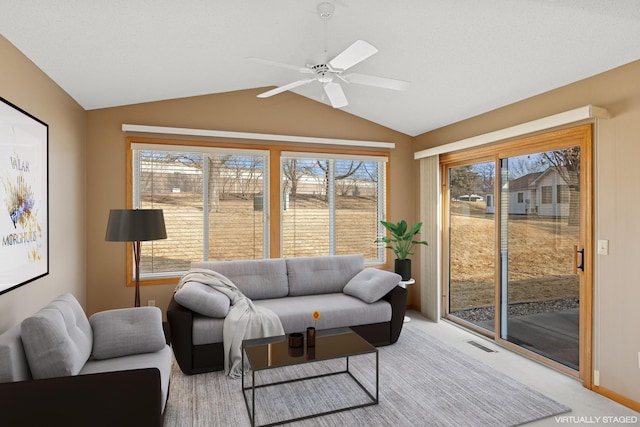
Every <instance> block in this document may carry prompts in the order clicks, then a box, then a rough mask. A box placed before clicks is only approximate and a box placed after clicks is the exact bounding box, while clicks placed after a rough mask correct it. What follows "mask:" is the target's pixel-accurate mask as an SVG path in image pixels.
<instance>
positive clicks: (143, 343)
mask: <svg viewBox="0 0 640 427" xmlns="http://www.w3.org/2000/svg"><path fill="white" fill-rule="evenodd" d="M89 323H90V324H91V328H93V350H92V352H91V356H92V357H93V358H94V359H96V360H101V359H111V358H114V357H120V356H129V355H132V354H140V353H153V352H156V351H159V350H162V349H163V348H164V346H165V345H166V340H165V336H164V331H163V329H162V312H161V311H160V309H159V308H158V307H136V308H121V309H115V310H107V311H101V312H99V313H95V314H94V315H92V316H91V317H90V318H89Z"/></svg>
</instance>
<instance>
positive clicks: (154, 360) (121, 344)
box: [0, 294, 172, 426]
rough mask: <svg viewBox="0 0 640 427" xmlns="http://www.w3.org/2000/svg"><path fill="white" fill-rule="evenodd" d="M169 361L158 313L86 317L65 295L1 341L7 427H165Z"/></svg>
mask: <svg viewBox="0 0 640 427" xmlns="http://www.w3.org/2000/svg"><path fill="white" fill-rule="evenodd" d="M171 361H172V356H171V350H170V348H169V346H168V345H167V344H166V340H165V336H164V331H163V328H162V317H161V312H160V309H158V308H156V307H139V308H130V309H119V310H109V311H104V312H101V313H96V314H94V315H93V316H91V318H90V319H88V318H87V317H86V315H85V314H84V311H83V310H82V307H81V306H80V304H79V303H78V301H77V300H76V299H75V298H74V297H73V296H72V295H70V294H64V295H61V296H60V297H58V298H56V299H55V300H54V301H52V302H51V303H50V304H49V305H47V306H46V307H44V308H43V309H41V310H40V311H38V312H37V313H35V314H33V315H32V316H30V317H29V318H27V319H25V320H24V321H23V322H22V323H21V324H20V325H16V326H14V327H13V328H11V329H9V330H8V331H6V332H5V333H3V334H2V335H0V413H1V414H2V416H1V419H2V423H3V424H5V423H6V425H11V426H23V425H24V426H33V425H58V424H60V425H67V426H76V425H77V426H86V425H92V426H102V425H105V426H107V425H119V426H128V425H131V426H134V425H135V426H161V425H162V415H163V412H164V406H165V402H166V399H167V397H168V390H169V375H170V372H171Z"/></svg>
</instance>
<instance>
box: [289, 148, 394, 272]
mask: <svg viewBox="0 0 640 427" xmlns="http://www.w3.org/2000/svg"><path fill="white" fill-rule="evenodd" d="M386 161H387V157H386V156H350V155H340V154H326V153H321V154H316V153H302V152H283V153H282V156H281V164H280V170H281V173H280V175H281V191H282V198H281V199H282V204H281V253H282V256H283V257H299V256H314V255H342V254H355V253H363V254H364V255H365V262H366V263H368V264H377V263H384V262H385V253H386V251H385V250H384V248H383V247H380V245H377V244H376V243H374V241H375V240H376V238H378V237H379V236H382V235H384V233H385V232H384V229H382V227H381V225H380V220H381V219H384V215H385V182H386V178H385V171H386Z"/></svg>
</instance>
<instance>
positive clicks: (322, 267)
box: [286, 254, 364, 296]
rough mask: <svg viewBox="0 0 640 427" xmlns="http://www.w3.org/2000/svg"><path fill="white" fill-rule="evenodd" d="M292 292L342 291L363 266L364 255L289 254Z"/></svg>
mask: <svg viewBox="0 0 640 427" xmlns="http://www.w3.org/2000/svg"><path fill="white" fill-rule="evenodd" d="M286 261H287V274H288V276H289V295H290V296H300V295H316V294H330V293H336V292H342V289H344V286H345V285H346V284H347V282H349V280H351V278H352V277H353V276H355V275H356V274H358V273H359V272H360V271H362V269H363V268H364V255H362V254H358V255H333V256H312V257H299V258H287V259H286Z"/></svg>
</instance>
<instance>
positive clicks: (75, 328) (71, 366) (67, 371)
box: [20, 294, 93, 379]
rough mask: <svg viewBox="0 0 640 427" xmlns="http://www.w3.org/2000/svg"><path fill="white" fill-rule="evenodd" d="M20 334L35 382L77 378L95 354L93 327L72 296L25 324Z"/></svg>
mask: <svg viewBox="0 0 640 427" xmlns="http://www.w3.org/2000/svg"><path fill="white" fill-rule="evenodd" d="M20 333H21V336H22V343H23V345H24V350H25V355H26V357H27V361H28V362H29V368H30V370H31V374H32V375H33V378H34V379H40V378H51V377H60V376H65V375H76V374H78V372H80V369H82V367H83V366H84V364H85V363H86V361H87V360H88V359H89V355H90V354H91V343H92V341H93V334H92V331H91V325H90V324H89V320H88V319H87V316H86V315H85V314H84V310H83V309H82V307H81V306H80V303H78V301H77V300H76V299H75V297H73V295H71V294H63V295H61V296H59V297H58V298H56V299H55V300H53V301H52V302H51V303H49V304H48V305H47V306H46V307H44V308H42V309H41V310H40V311H38V312H37V313H35V314H33V315H32V316H31V317H28V318H26V319H25V320H23V321H22V324H21V326H20Z"/></svg>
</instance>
